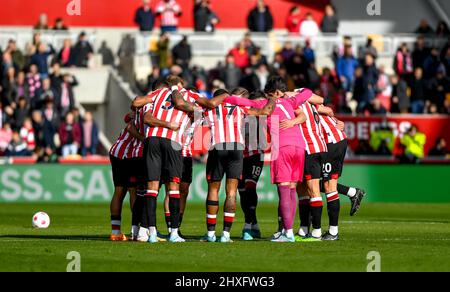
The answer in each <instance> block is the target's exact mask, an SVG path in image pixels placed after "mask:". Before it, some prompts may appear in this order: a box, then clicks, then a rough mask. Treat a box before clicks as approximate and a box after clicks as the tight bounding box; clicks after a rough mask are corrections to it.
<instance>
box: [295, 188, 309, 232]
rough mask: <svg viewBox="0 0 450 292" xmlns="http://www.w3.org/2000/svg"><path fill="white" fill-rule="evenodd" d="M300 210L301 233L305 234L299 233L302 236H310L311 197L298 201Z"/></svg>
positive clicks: (301, 198)
mask: <svg viewBox="0 0 450 292" xmlns="http://www.w3.org/2000/svg"><path fill="white" fill-rule="evenodd" d="M298 208H299V214H300V231H303V232H304V234H302V233H301V232H299V235H300V236H306V235H308V230H309V225H311V206H310V204H309V197H308V196H305V197H300V199H299V201H298Z"/></svg>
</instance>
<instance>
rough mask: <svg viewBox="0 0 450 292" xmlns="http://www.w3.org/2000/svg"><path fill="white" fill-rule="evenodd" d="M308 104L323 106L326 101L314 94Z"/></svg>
mask: <svg viewBox="0 0 450 292" xmlns="http://www.w3.org/2000/svg"><path fill="white" fill-rule="evenodd" d="M308 102H309V103H310V104H317V105H319V104H323V103H324V102H325V99H324V98H323V97H321V96H318V95H317V94H313V95H312V96H311V97H310V98H309V99H308Z"/></svg>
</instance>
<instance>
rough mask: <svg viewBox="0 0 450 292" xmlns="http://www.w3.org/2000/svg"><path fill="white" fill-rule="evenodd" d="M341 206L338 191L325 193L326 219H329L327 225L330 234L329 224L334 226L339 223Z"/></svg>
mask: <svg viewBox="0 0 450 292" xmlns="http://www.w3.org/2000/svg"><path fill="white" fill-rule="evenodd" d="M340 208H341V202H340V200H339V194H338V192H333V193H329V194H327V211H328V220H329V226H330V234H331V226H334V227H336V229H334V230H337V226H338V224H339V211H340ZM331 235H337V234H331Z"/></svg>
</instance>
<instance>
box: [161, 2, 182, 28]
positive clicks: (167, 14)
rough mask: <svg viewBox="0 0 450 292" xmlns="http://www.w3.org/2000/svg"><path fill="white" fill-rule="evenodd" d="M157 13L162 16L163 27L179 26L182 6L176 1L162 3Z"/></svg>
mask: <svg viewBox="0 0 450 292" xmlns="http://www.w3.org/2000/svg"><path fill="white" fill-rule="evenodd" d="M168 7H170V8H168ZM156 13H159V14H161V25H162V26H178V14H179V13H181V6H180V5H179V4H178V3H177V2H176V1H175V0H170V1H169V3H167V2H165V1H160V2H159V3H158V5H157V6H156Z"/></svg>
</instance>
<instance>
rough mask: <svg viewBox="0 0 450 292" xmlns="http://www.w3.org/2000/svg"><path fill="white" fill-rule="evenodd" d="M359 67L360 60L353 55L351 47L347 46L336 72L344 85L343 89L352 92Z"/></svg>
mask: <svg viewBox="0 0 450 292" xmlns="http://www.w3.org/2000/svg"><path fill="white" fill-rule="evenodd" d="M358 66H359V63H358V60H356V58H355V56H354V55H353V49H352V47H351V46H346V47H345V50H344V55H343V56H342V57H340V58H339V59H338V60H337V64H336V71H337V74H338V76H339V80H340V81H341V84H342V89H344V90H345V91H346V92H349V91H351V89H352V86H353V80H354V75H355V70H356V68H357V67H358Z"/></svg>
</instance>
